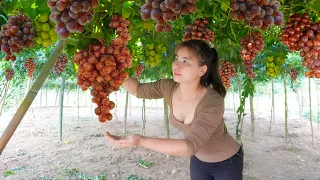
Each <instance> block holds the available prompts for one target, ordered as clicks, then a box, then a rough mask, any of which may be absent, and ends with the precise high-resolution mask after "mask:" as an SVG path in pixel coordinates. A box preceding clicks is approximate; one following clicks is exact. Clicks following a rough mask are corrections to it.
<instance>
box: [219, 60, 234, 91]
mask: <svg viewBox="0 0 320 180" xmlns="http://www.w3.org/2000/svg"><path fill="white" fill-rule="evenodd" d="M220 64H221V67H220V76H221V79H222V82H223V85H224V87H225V88H226V90H228V89H229V88H230V84H231V78H233V77H234V76H235V75H236V70H235V68H234V66H233V64H231V63H230V62H229V61H221V62H220Z"/></svg>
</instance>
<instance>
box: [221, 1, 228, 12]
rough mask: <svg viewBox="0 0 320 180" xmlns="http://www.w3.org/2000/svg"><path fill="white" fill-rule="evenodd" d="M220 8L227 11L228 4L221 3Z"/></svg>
mask: <svg viewBox="0 0 320 180" xmlns="http://www.w3.org/2000/svg"><path fill="white" fill-rule="evenodd" d="M221 9H222V10H223V11H224V12H227V11H228V9H229V6H228V5H226V3H224V2H223V3H221Z"/></svg>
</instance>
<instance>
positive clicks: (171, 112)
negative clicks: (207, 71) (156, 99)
mask: <svg viewBox="0 0 320 180" xmlns="http://www.w3.org/2000/svg"><path fill="white" fill-rule="evenodd" d="M179 85H180V83H177V85H176V87H175V88H174V90H173V92H172V94H171V100H170V101H171V102H170V103H171V111H170V114H171V115H172V117H173V119H174V120H175V121H177V122H178V123H180V124H183V125H191V124H192V123H193V120H194V117H195V115H196V112H197V109H198V106H199V104H200V102H201V101H203V99H204V97H205V96H206V95H207V94H208V91H209V89H208V88H207V91H206V92H205V93H204V95H203V96H202V97H201V99H200V101H199V102H198V104H197V106H196V108H195V110H194V113H193V118H192V121H191V122H190V123H188V124H185V123H184V122H182V121H179V120H178V119H177V118H176V117H175V116H174V114H173V103H172V99H173V95H174V93H175V91H176V90H177V88H178V87H179Z"/></svg>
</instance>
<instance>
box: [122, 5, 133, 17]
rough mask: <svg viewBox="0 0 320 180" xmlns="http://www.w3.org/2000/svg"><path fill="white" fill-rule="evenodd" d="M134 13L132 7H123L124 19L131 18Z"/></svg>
mask: <svg viewBox="0 0 320 180" xmlns="http://www.w3.org/2000/svg"><path fill="white" fill-rule="evenodd" d="M132 12H133V10H132V8H131V7H127V6H123V7H122V17H123V18H124V19H127V18H129V16H130V15H131V13H132Z"/></svg>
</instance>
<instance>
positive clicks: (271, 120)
mask: <svg viewBox="0 0 320 180" xmlns="http://www.w3.org/2000/svg"><path fill="white" fill-rule="evenodd" d="M273 88H274V86H273V79H271V110H270V113H271V114H270V125H269V132H271V128H272V122H274V120H273V119H274V89H273Z"/></svg>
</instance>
